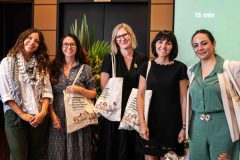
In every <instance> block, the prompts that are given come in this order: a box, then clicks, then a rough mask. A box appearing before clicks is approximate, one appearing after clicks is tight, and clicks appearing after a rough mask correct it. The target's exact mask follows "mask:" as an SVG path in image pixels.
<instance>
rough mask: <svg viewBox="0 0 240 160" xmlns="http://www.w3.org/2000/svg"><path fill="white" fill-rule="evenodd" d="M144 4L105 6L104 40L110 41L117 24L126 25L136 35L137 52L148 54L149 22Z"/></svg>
mask: <svg viewBox="0 0 240 160" xmlns="http://www.w3.org/2000/svg"><path fill="white" fill-rule="evenodd" d="M148 19H149V18H148V7H147V4H146V3H129V4H124V3H119V4H113V5H106V9H105V21H104V24H105V25H104V26H105V27H104V35H105V37H104V39H105V40H108V41H110V40H111V34H112V30H113V28H114V27H115V26H116V25H117V24H118V23H127V24H129V25H130V26H131V28H132V29H133V31H134V33H135V34H136V37H137V41H138V48H137V50H139V51H141V52H144V53H146V54H148V52H147V51H148V41H149V40H148V39H149V22H148Z"/></svg>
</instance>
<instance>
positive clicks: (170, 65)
mask: <svg viewBox="0 0 240 160" xmlns="http://www.w3.org/2000/svg"><path fill="white" fill-rule="evenodd" d="M152 52H153V55H154V56H155V59H154V60H152V61H151V68H150V71H149V74H148V79H147V84H146V79H145V77H146V71H147V65H148V63H144V64H143V65H142V66H141V68H140V69H139V74H140V79H139V87H138V89H139V91H138V98H137V103H138V112H139V119H140V137H141V138H139V144H138V145H137V150H138V151H139V152H141V153H143V154H144V155H145V160H157V159H158V157H160V159H163V156H164V155H165V154H166V153H167V152H169V151H174V152H176V153H177V154H178V155H183V153H184V148H183V143H182V142H183V141H184V138H185V125H186V123H185V117H186V116H185V113H186V111H185V110H186V95H187V85H188V80H187V67H186V65H185V64H183V63H181V62H179V61H176V60H174V59H175V58H176V57H177V54H178V45H177V40H176V37H175V36H174V34H173V33H172V32H170V31H160V32H159V33H158V34H157V35H156V37H155V38H154V40H153V42H152ZM146 89H150V90H152V91H153V95H152V99H151V103H150V108H149V115H148V123H147V122H146V120H145V119H144V116H143V115H144V114H143V113H144V93H145V90H146Z"/></svg>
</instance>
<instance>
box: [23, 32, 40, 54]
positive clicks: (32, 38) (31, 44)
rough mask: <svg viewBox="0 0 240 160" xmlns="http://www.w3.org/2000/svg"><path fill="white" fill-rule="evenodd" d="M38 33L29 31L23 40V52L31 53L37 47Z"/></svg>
mask: <svg viewBox="0 0 240 160" xmlns="http://www.w3.org/2000/svg"><path fill="white" fill-rule="evenodd" d="M39 41H40V40H39V34H38V33H35V32H33V33H31V34H30V35H29V36H28V37H27V38H26V39H25V40H24V42H23V45H24V51H25V54H28V55H32V54H33V53H34V52H35V51H36V50H37V49H38V47H39Z"/></svg>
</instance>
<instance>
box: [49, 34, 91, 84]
mask: <svg viewBox="0 0 240 160" xmlns="http://www.w3.org/2000/svg"><path fill="white" fill-rule="evenodd" d="M66 37H71V38H72V39H73V40H74V42H75V43H76V47H77V51H76V52H77V53H76V55H75V59H76V61H78V62H79V64H86V63H87V60H86V56H85V54H84V52H83V48H82V46H81V44H80V41H79V39H78V38H77V37H76V36H75V35H74V34H71V33H68V34H67V35H66V36H64V37H63V38H62V39H61V40H60V43H59V45H58V51H57V55H56V58H55V59H54V60H53V62H52V64H51V71H50V76H51V83H52V84H57V83H58V82H59V75H60V74H61V69H62V68H63V66H64V64H65V63H66V61H65V55H64V53H63V51H62V45H63V41H64V39H65V38H66Z"/></svg>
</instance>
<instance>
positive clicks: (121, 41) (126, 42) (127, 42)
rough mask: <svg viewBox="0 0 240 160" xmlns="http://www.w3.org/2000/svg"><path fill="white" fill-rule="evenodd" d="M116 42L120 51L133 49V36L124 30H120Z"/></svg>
mask: <svg viewBox="0 0 240 160" xmlns="http://www.w3.org/2000/svg"><path fill="white" fill-rule="evenodd" d="M115 40H116V42H117V44H118V46H119V48H120V49H128V48H132V46H131V44H132V40H131V36H130V34H129V33H128V32H127V31H126V30H125V29H124V28H121V29H119V31H118V32H117V35H116V37H115Z"/></svg>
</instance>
